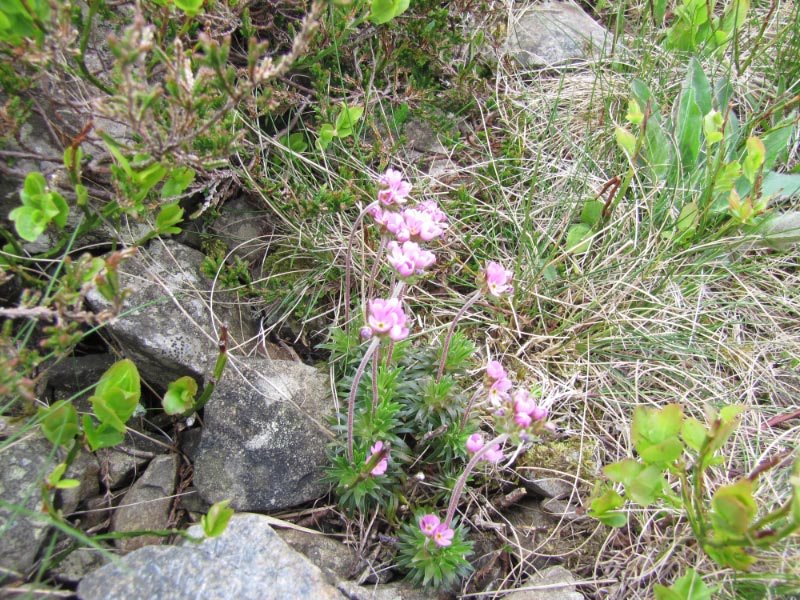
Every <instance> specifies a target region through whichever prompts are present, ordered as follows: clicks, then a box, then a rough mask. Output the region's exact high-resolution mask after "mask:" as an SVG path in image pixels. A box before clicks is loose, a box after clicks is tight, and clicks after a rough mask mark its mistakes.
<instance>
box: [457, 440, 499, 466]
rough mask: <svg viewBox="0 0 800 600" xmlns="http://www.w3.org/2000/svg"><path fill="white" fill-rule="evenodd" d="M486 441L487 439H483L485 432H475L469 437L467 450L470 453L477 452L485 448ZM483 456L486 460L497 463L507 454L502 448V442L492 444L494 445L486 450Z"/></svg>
mask: <svg viewBox="0 0 800 600" xmlns="http://www.w3.org/2000/svg"><path fill="white" fill-rule="evenodd" d="M485 443H486V441H485V440H484V439H483V434H480V433H473V434H472V435H471V436H469V437H468V438H467V444H466V446H467V452H469V453H470V454H475V453H476V452H478V451H479V450H481V449H483V446H484V444H485ZM482 458H483V460H485V461H486V462H490V463H492V464H497V463H499V462H500V461H501V460H503V459H504V458H505V455H504V454H503V451H502V450H501V449H500V444H492V447H491V448H489V449H488V450H487V451H486V453H485V454H484V455H483V457H482Z"/></svg>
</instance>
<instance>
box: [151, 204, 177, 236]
mask: <svg viewBox="0 0 800 600" xmlns="http://www.w3.org/2000/svg"><path fill="white" fill-rule="evenodd" d="M182 220H183V209H182V208H181V207H180V205H179V204H178V203H177V202H172V203H171V204H165V205H164V206H162V207H161V210H160V211H158V216H157V217H156V228H157V229H158V232H159V233H162V234H166V233H180V232H181V228H180V227H175V226H174V225H176V224H177V223H180V222H181V221H182Z"/></svg>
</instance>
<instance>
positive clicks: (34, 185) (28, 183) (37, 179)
mask: <svg viewBox="0 0 800 600" xmlns="http://www.w3.org/2000/svg"><path fill="white" fill-rule="evenodd" d="M46 191H47V180H46V179H45V178H44V175H42V174H41V173H39V172H38V171H33V172H32V173H28V174H27V175H26V176H25V182H24V183H23V184H22V192H21V193H20V198H21V199H22V204H28V200H29V199H32V198H34V197H36V196H41V195H42V194H44V193H45V192H46Z"/></svg>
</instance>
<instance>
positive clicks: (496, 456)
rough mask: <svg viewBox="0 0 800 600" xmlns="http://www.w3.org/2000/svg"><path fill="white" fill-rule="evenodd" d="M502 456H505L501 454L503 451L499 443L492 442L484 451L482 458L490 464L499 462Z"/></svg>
mask: <svg viewBox="0 0 800 600" xmlns="http://www.w3.org/2000/svg"><path fill="white" fill-rule="evenodd" d="M503 458H505V456H504V455H503V451H502V450H500V444H494V445H493V446H492V447H491V448H489V449H488V450H487V451H486V454H484V455H483V460H485V461H486V462H490V463H492V464H497V463H499V462H500V461H501V460H503Z"/></svg>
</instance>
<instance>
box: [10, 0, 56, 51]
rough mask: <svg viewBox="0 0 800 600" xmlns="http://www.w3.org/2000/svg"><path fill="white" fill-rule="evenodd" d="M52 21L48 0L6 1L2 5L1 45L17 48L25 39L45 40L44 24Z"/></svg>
mask: <svg viewBox="0 0 800 600" xmlns="http://www.w3.org/2000/svg"><path fill="white" fill-rule="evenodd" d="M49 20H50V3H49V2H48V1H47V0H25V1H23V0H4V1H3V2H2V3H0V43H6V44H9V45H12V46H16V45H18V44H20V43H22V41H23V39H25V38H33V39H34V40H36V41H37V43H41V42H42V40H43V39H44V31H43V30H42V28H41V25H42V24H43V23H46V22H48V21H49Z"/></svg>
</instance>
